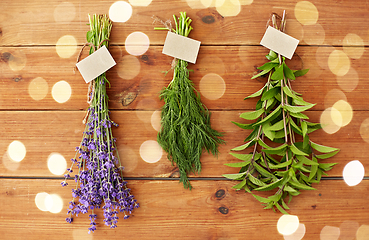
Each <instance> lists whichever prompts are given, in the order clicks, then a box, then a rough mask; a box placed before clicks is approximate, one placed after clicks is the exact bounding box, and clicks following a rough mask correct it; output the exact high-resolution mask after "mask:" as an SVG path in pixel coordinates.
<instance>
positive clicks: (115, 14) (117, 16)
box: [109, 1, 133, 22]
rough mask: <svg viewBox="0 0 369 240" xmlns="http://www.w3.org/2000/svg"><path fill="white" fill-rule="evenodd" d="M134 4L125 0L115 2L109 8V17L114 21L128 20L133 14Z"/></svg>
mask: <svg viewBox="0 0 369 240" xmlns="http://www.w3.org/2000/svg"><path fill="white" fill-rule="evenodd" d="M132 12H133V9H132V6H131V5H130V4H129V3H127V2H125V1H118V2H115V3H113V4H112V5H111V6H110V8H109V18H110V20H112V21H113V22H127V21H128V20H129V19H130V18H131V16H132Z"/></svg>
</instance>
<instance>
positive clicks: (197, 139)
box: [155, 12, 224, 189]
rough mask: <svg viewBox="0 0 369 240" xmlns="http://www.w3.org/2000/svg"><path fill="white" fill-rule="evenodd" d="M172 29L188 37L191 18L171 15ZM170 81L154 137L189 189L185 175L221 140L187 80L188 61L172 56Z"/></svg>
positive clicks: (196, 168) (196, 169)
mask: <svg viewBox="0 0 369 240" xmlns="http://www.w3.org/2000/svg"><path fill="white" fill-rule="evenodd" d="M173 17H174V22H175V29H170V28H155V29H166V30H169V31H173V32H175V33H176V34H179V35H181V36H185V37H187V36H188V35H189V33H190V32H191V30H192V27H191V26H190V24H191V21H192V20H191V19H190V18H189V17H187V16H186V13H185V12H181V13H180V16H179V18H178V21H177V19H176V16H175V15H173ZM174 61H175V66H174V67H173V69H174V73H173V80H172V81H171V82H170V83H169V85H168V86H167V87H166V88H164V89H163V90H162V91H161V94H160V100H164V102H165V104H164V106H163V107H162V111H161V129H160V131H159V133H158V136H157V140H158V143H159V144H160V146H161V147H162V148H163V149H164V150H165V151H166V152H167V153H168V159H169V160H170V161H171V162H172V163H175V164H176V165H177V166H178V169H179V173H180V182H182V183H183V185H184V187H185V188H189V189H191V188H192V186H191V184H190V182H189V179H188V176H187V174H189V173H191V172H193V173H196V172H197V173H199V172H200V171H201V162H200V157H201V154H202V152H203V149H206V150H207V152H208V153H209V152H211V153H212V154H213V155H217V154H218V146H219V144H221V143H224V141H223V140H222V139H221V138H220V137H222V136H223V134H222V133H220V132H218V131H216V130H214V129H212V128H211V125H210V112H209V111H208V109H207V108H206V107H205V106H204V105H203V104H202V102H201V99H200V94H199V93H198V92H197V90H196V89H195V88H194V85H193V83H192V81H191V80H190V79H189V72H190V70H188V69H187V65H188V63H187V62H186V61H184V60H181V59H174Z"/></svg>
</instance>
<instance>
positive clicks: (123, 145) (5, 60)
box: [0, 0, 369, 240]
mask: <svg viewBox="0 0 369 240" xmlns="http://www.w3.org/2000/svg"><path fill="white" fill-rule="evenodd" d="M113 2H114V1H106V0H103V1H89V2H88V3H87V2H84V1H76V0H70V1H69V2H68V3H66V2H62V1H59V0H58V1H55V0H53V1H41V0H37V1H17V0H15V1H9V0H2V1H1V2H0V133H1V134H0V185H1V188H0V202H1V204H0V236H1V237H0V238H1V239H44V238H48V239H62V238H63V239H68V238H69V239H73V240H75V239H107V238H109V239H123V238H124V239H219V240H220V239H222V240H225V239H227V240H236V239H289V240H291V239H292V240H297V239H300V238H298V237H296V238H291V237H290V238H284V237H283V236H282V235H280V234H279V233H278V232H277V228H276V224H277V221H278V218H279V217H280V216H281V214H279V213H277V214H276V213H273V212H272V211H267V210H263V209H262V207H261V206H260V204H259V202H257V201H256V200H255V199H254V198H253V197H252V196H251V195H249V194H246V193H243V192H236V191H234V190H233V189H232V186H233V185H234V184H235V182H232V181H228V180H219V179H220V177H221V175H222V174H225V173H235V172H236V171H237V169H234V168H230V167H226V166H224V164H225V163H231V162H236V161H237V159H235V158H234V157H232V156H231V155H230V154H229V152H230V149H232V148H234V147H236V146H238V145H241V144H242V142H243V139H244V138H245V137H246V136H247V133H248V131H246V130H241V129H240V128H238V127H236V126H235V125H233V124H232V123H230V122H231V121H239V122H243V121H244V120H242V119H240V118H239V117H238V116H239V115H240V114H241V113H242V112H245V111H249V110H252V109H253V108H254V106H255V103H256V101H255V100H254V99H251V100H247V101H244V100H243V98H244V97H246V96H248V95H250V94H252V93H254V92H255V91H257V90H259V89H260V88H261V87H262V86H263V84H264V82H265V79H257V80H251V79H250V78H251V77H252V76H253V75H254V74H255V73H257V69H256V67H258V66H261V65H262V64H264V63H265V57H264V56H265V55H266V54H267V52H268V50H267V49H265V48H264V47H261V46H259V42H260V39H261V37H262V35H263V34H264V31H265V27H266V22H267V20H268V18H269V16H270V14H271V13H272V12H277V13H278V14H282V11H283V10H286V11H287V19H288V22H287V29H286V32H287V33H288V34H290V35H292V36H294V37H296V38H297V39H299V40H300V44H299V47H298V48H297V51H296V53H297V55H295V56H294V58H293V59H292V61H290V62H289V65H290V66H291V68H294V69H300V68H309V69H310V71H309V73H308V74H307V75H306V76H304V77H301V78H298V80H297V81H295V82H293V83H292V87H293V89H294V90H295V91H297V92H299V93H302V94H303V97H304V99H305V100H306V101H309V102H311V103H316V106H314V108H312V109H311V111H308V112H307V115H308V116H309V117H310V118H311V120H312V121H313V122H319V121H320V117H321V115H322V113H323V112H324V111H325V110H326V109H327V108H329V107H332V105H333V104H334V103H335V102H336V101H337V100H345V101H347V103H349V105H350V106H351V108H352V111H350V110H349V111H347V112H344V114H346V115H347V114H348V115H349V114H350V113H352V114H353V115H352V116H353V118H352V120H351V121H350V123H349V124H348V125H347V126H344V127H342V128H341V129H340V130H339V131H337V132H336V133H334V134H327V133H326V132H324V131H323V130H319V131H317V132H314V133H313V134H311V139H312V140H313V141H315V142H317V143H321V144H324V145H329V146H333V147H337V148H340V149H341V151H340V153H339V154H337V155H336V156H335V157H333V158H331V159H327V160H324V161H325V162H337V163H339V164H338V165H336V166H335V167H334V168H333V170H331V171H330V172H328V173H329V175H330V176H331V177H337V178H334V179H332V178H330V180H327V178H326V179H325V180H323V181H322V182H321V183H320V184H319V185H314V187H316V188H317V190H316V191H303V193H302V194H301V195H300V196H298V197H295V198H294V199H293V201H292V202H291V204H290V205H289V206H290V207H291V210H290V211H289V213H290V214H294V215H297V216H298V217H299V219H300V223H302V224H305V228H306V233H305V236H304V238H303V239H313V240H316V239H321V240H328V239H355V237H356V239H357V240H363V239H367V236H368V235H369V232H368V228H369V221H368V217H367V215H368V210H367V208H365V206H366V205H367V203H368V200H369V198H368V194H367V192H368V187H369V186H368V180H367V179H365V180H363V181H362V182H361V183H360V184H359V185H357V186H354V187H348V186H347V184H346V183H345V182H344V181H343V180H340V179H341V178H342V171H343V169H344V167H345V165H346V164H347V163H348V162H350V161H352V160H359V161H360V162H361V163H362V164H363V165H364V168H365V169H366V173H365V176H369V173H368V170H367V169H369V162H368V161H367V157H368V155H369V148H368V145H367V144H368V143H369V120H368V119H369V110H368V95H367V89H369V85H368V81H367V79H366V77H367V76H368V75H369V68H367V67H366V65H367V62H368V60H369V58H368V55H367V54H366V53H367V50H368V49H367V47H368V45H369V32H368V29H369V22H368V21H367V13H368V10H369V4H368V2H367V1H364V0H358V1H354V2H353V1H349V0H341V1H333V0H329V1H316V0H314V1H310V2H307V1H298V0H293V1H290V0H278V1H259V0H254V1H251V0H241V1H237V0H235V1H233V0H232V1H230V0H225V1H212V2H213V3H212V4H213V5H211V6H210V7H209V8H205V7H203V5H201V2H202V3H204V4H206V3H210V1H199V0H176V1H163V0H153V1H152V2H151V3H150V4H149V5H148V6H146V7H143V6H133V14H132V17H131V18H130V19H129V20H128V21H127V22H125V23H114V26H113V30H112V37H111V47H110V50H111V53H112V56H113V57H114V59H115V60H116V62H117V65H116V66H115V67H113V68H112V69H111V70H109V71H108V73H107V76H108V79H109V80H110V82H111V85H112V87H111V88H110V89H109V90H108V95H109V97H110V109H111V110H112V113H111V116H112V119H113V120H114V121H116V122H117V123H118V124H119V125H120V126H119V127H118V128H116V129H114V136H115V137H116V138H117V139H118V140H117V143H118V149H119V152H120V156H121V158H122V164H123V165H124V166H125V167H126V169H125V170H124V176H125V177H127V178H128V179H129V187H131V188H132V192H133V194H134V195H135V196H136V198H137V199H138V201H139V202H140V204H141V207H140V208H139V209H137V210H136V211H135V212H134V216H133V217H132V218H131V219H129V220H127V221H123V220H122V221H120V222H119V223H118V226H119V227H118V228H117V229H116V230H111V229H107V228H106V227H105V226H103V222H102V219H101V218H100V219H99V220H98V222H99V225H98V227H99V228H98V230H97V231H96V232H95V233H94V234H93V235H88V234H87V227H88V223H89V222H88V217H87V216H80V217H79V218H76V219H75V221H74V223H73V224H71V225H69V224H67V223H65V221H64V219H65V212H66V208H67V206H68V202H69V201H70V199H71V193H70V189H71V188H72V185H73V184H71V185H69V186H68V187H65V188H62V187H61V186H60V181H61V177H60V175H54V174H53V173H52V172H51V171H50V170H49V168H48V164H47V161H48V157H49V156H50V154H52V153H59V154H61V155H62V156H63V157H64V158H65V159H66V161H67V164H68V165H69V159H70V158H72V157H74V153H75V152H74V149H75V147H76V146H78V145H79V142H80V140H81V137H82V132H83V130H84V126H83V124H82V123H81V119H82V118H83V116H84V110H85V109H86V107H87V104H86V94H87V85H86V84H85V83H84V81H83V80H82V78H81V76H80V74H79V73H78V72H76V73H74V72H73V67H74V65H75V61H76V58H77V55H78V52H79V50H80V48H81V47H82V45H83V44H84V43H85V41H86V40H85V35H86V31H87V30H88V26H87V25H86V23H87V22H88V19H87V14H88V13H90V14H93V13H101V14H102V13H104V14H107V13H108V12H109V7H110V6H111V5H112V4H113ZM127 2H128V1H127ZM130 2H131V3H133V2H135V1H133V0H132V1H130ZM143 2H145V1H142V2H141V3H143ZM216 2H217V3H218V4H219V3H223V2H224V3H225V4H228V6H229V7H230V9H228V10H230V11H231V10H232V9H233V10H234V8H236V9H237V8H238V7H239V13H238V14H236V16H232V17H230V16H222V15H221V13H219V12H218V11H217V8H216V7H215V4H216ZM238 2H239V3H240V5H239V6H237V4H238ZM250 3H251V4H250ZM298 3H304V4H308V5H309V4H310V6H311V4H312V5H314V6H315V8H316V10H315V9H303V11H302V12H300V13H296V12H295V8H296V5H297V4H298ZM248 4H249V5H248ZM201 6H202V7H201ZM180 11H186V12H187V14H188V16H190V17H191V18H192V19H193V24H192V26H193V27H194V30H193V31H192V32H191V35H190V37H192V38H194V39H197V40H200V41H201V42H202V46H201V48H200V52H199V57H198V60H197V63H196V64H195V65H193V64H190V65H189V66H190V68H191V69H193V70H194V72H193V73H191V74H190V77H191V80H192V81H193V82H194V84H195V86H196V88H197V89H198V90H199V92H200V94H201V97H202V101H203V103H204V104H205V105H206V106H207V107H208V108H209V109H210V110H211V111H212V112H213V114H212V125H213V127H214V128H215V129H217V130H219V131H222V132H224V133H225V136H224V139H225V140H226V141H227V144H226V145H222V146H221V147H220V149H219V150H220V154H219V156H218V158H215V157H213V156H211V155H208V154H207V153H204V154H203V157H202V159H201V161H202V163H203V168H202V172H201V175H191V177H192V178H193V177H196V178H195V179H196V180H193V181H192V184H193V186H194V189H193V190H192V191H188V190H184V189H183V187H182V184H181V183H178V180H177V179H172V178H176V177H178V172H177V169H176V168H175V167H174V166H172V165H171V164H170V162H169V161H168V160H167V159H166V153H163V154H162V155H161V157H160V160H159V161H158V162H156V163H148V162H146V161H144V160H143V158H145V157H144V156H142V155H141V153H140V147H141V145H142V144H143V143H144V142H145V141H148V140H156V134H157V130H155V128H157V127H158V110H160V107H161V106H162V104H163V102H161V101H160V100H159V97H158V94H159V92H160V90H161V89H162V88H163V87H165V86H167V84H168V83H169V82H170V81H171V76H172V75H171V74H172V73H171V72H169V73H168V74H167V75H164V74H163V73H162V71H167V70H169V69H170V66H171V63H172V58H171V57H168V56H165V55H163V54H162V53H161V51H162V47H163V43H164V40H165V36H166V32H165V31H156V30H154V29H153V28H154V26H160V25H159V24H153V19H152V16H153V15H156V16H158V17H160V18H161V19H163V20H167V19H170V20H171V19H172V14H177V15H178V13H179V12H180ZM299 14H300V15H299ZM305 14H306V18H307V20H309V18H313V17H314V16H315V17H317V19H316V23H313V24H311V25H309V24H307V25H303V24H301V23H300V22H299V19H298V17H299V16H300V17H301V16H303V15H305ZM300 20H301V19H300ZM305 20H306V19H305ZM310 20H311V19H310ZM137 31H138V32H142V33H144V34H146V35H147V36H148V38H149V43H150V45H149V47H148V50H147V51H146V52H145V53H144V54H142V55H139V56H133V55H129V53H128V51H127V50H126V43H125V41H126V38H127V36H129V34H131V33H133V32H137ZM65 35H70V36H72V37H73V38H74V39H75V43H69V46H68V47H67V48H70V49H72V50H73V49H74V50H73V51H72V52H71V54H70V55H69V56H68V57H66V58H61V57H59V55H58V53H57V51H56V48H57V42H58V40H59V39H60V38H61V37H63V36H65ZM70 49H69V50H70ZM334 50H337V51H336V52H335V53H337V54H336V55H334V54H333V55H331V54H332V52H333V51H334ZM86 56H87V50H85V51H84V52H83V54H82V57H86ZM328 63H329V64H328ZM329 65H330V66H329ZM346 70H348V73H346V74H342V73H344V72H345V71H346ZM207 74H213V75H215V76H216V77H217V79H223V81H224V85H222V84H220V85H219V86H217V88H215V87H214V85H211V84H209V83H207V84H204V81H202V80H203V77H204V76H205V75H207ZM337 75H343V76H337ZM36 78H42V79H43V80H40V81H41V83H42V84H41V85H32V84H33V83H34V82H33V80H34V79H36ZM59 81H66V82H67V83H68V85H69V86H70V87H71V95H70V98H69V99H68V100H67V101H66V102H64V103H58V102H56V101H55V100H54V98H53V94H52V92H53V90H52V89H53V87H54V85H55V84H56V83H57V82H59ZM210 83H212V82H211V81H210ZM201 84H203V85H202V88H201V87H200V86H201ZM31 88H32V89H31ZM219 88H220V89H222V88H223V89H224V90H225V91H224V94H223V95H222V94H218V95H219V96H218V97H219V98H215V99H213V100H211V99H208V98H207V96H208V95H206V93H209V92H210V93H212V91H213V93H214V92H215V93H217V92H216V91H219ZM30 89H31V90H30ZM32 91H33V92H32ZM35 91H36V95H32V94H35ZM37 91H40V92H42V94H41V93H37ZM220 92H221V91H220ZM32 96H33V97H32ZM212 96H214V95H212ZM34 98H36V99H37V100H35V99H34ZM154 127H155V128H154ZM14 140H18V141H20V142H22V143H23V144H24V146H25V147H26V156H25V158H24V159H23V160H22V161H21V162H18V163H17V162H13V161H11V160H10V159H9V156H8V153H7V151H8V146H9V144H10V143H11V142H12V141H14ZM148 151H149V154H148V155H149V157H150V150H146V154H147V153H148ZM152 154H158V152H157V150H155V149H154V150H153V152H152ZM55 178H58V179H55ZM147 178H154V179H156V180H147ZM133 179H134V180H133ZM337 179H338V180H337ZM222 190H224V191H222ZM39 192H47V193H49V194H58V195H60V196H61V198H62V199H63V209H62V211H61V212H60V213H58V214H53V213H50V212H43V211H41V210H39V209H38V208H37V207H36V204H35V196H36V194H37V193H39ZM223 193H224V194H223ZM325 227H328V228H326V230H327V229H331V230H332V232H331V236H330V238H329V237H327V236H326V237H324V235H323V236H321V233H322V230H323V228H325ZM359 227H360V228H359ZM337 231H340V236H339V237H338V236H336V237H335V235H334V234H335V233H337ZM328 232H329V231H328ZM323 233H324V231H323Z"/></svg>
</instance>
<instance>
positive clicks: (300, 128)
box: [223, 14, 339, 214]
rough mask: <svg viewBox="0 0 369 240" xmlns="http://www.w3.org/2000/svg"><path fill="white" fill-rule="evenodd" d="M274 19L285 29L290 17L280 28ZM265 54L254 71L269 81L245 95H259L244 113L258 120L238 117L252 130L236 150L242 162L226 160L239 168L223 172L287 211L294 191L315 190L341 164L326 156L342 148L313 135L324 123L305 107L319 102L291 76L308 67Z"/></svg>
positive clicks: (268, 203) (267, 203)
mask: <svg viewBox="0 0 369 240" xmlns="http://www.w3.org/2000/svg"><path fill="white" fill-rule="evenodd" d="M272 23H273V27H275V28H277V29H279V30H280V31H283V30H284V28H285V23H286V22H285V18H284V17H283V18H282V20H281V25H280V27H279V28H278V26H277V24H276V15H274V14H273V18H272ZM266 58H267V59H268V60H269V61H268V62H267V63H265V64H264V65H263V66H260V67H258V69H259V70H260V73H258V74H257V75H255V76H254V77H252V79H255V78H258V77H261V76H267V77H266V79H267V80H266V83H265V85H264V86H263V87H262V88H261V89H260V90H259V91H257V92H255V93H254V94H252V95H250V96H248V97H246V98H245V99H249V98H259V101H258V102H257V104H256V107H255V108H256V110H255V111H249V112H245V113H242V114H241V115H240V117H241V118H243V119H246V120H250V121H253V122H251V123H236V122H234V123H235V124H236V125H237V126H238V127H240V128H242V129H248V130H250V134H249V136H248V137H247V138H246V139H245V143H244V144H243V145H241V146H238V147H236V148H233V149H232V150H233V151H234V152H231V155H232V156H234V157H235V158H237V159H239V160H241V162H235V163H228V164H226V165H227V166H229V167H236V168H240V170H239V172H238V173H235V174H224V175H223V176H224V177H226V178H228V179H232V180H240V182H239V183H238V184H237V185H235V186H233V188H235V189H237V190H241V189H243V190H245V191H246V192H248V193H251V194H252V195H253V196H254V197H255V198H256V199H257V200H258V201H259V202H261V203H262V204H263V205H264V206H265V209H273V210H275V209H278V211H280V212H281V213H284V214H287V212H286V210H287V209H289V207H288V206H287V203H289V202H290V201H291V199H292V197H294V196H297V195H299V194H300V193H301V191H302V190H315V188H313V187H312V184H313V183H319V182H320V180H321V177H322V175H327V174H326V173H325V172H326V171H329V170H330V169H332V167H333V166H334V165H335V164H336V163H323V162H321V160H324V159H327V158H330V157H333V156H334V155H336V154H337V153H338V152H339V149H338V148H333V147H328V146H323V145H320V144H317V143H315V142H313V141H311V140H310V138H309V134H310V133H312V132H314V131H316V130H318V129H320V128H321V126H320V124H318V123H312V122H310V121H308V119H309V117H308V116H307V115H305V114H304V113H303V112H304V111H306V110H308V109H310V108H312V107H313V106H315V104H311V103H308V102H306V101H304V99H303V98H302V95H301V94H300V93H297V92H295V91H294V90H293V89H292V82H293V81H295V80H296V78H297V77H300V76H303V75H305V74H306V73H307V72H308V70H307V69H305V70H291V69H290V68H289V67H288V66H287V63H286V61H285V58H284V57H281V56H280V55H278V54H276V53H275V52H273V51H270V52H269V54H268V55H266ZM250 148H251V149H250ZM247 149H250V150H248V151H247ZM244 150H246V151H247V153H245V152H244ZM242 151H243V153H242ZM236 152H239V153H236ZM255 191H267V192H268V193H269V196H268V197H262V196H258V195H255V194H254V192H255Z"/></svg>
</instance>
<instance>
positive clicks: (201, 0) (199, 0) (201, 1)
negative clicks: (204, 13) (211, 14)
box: [186, 0, 212, 9]
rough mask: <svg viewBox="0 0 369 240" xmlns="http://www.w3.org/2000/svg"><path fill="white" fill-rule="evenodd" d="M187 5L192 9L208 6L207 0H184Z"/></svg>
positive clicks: (209, 2)
mask: <svg viewBox="0 0 369 240" xmlns="http://www.w3.org/2000/svg"><path fill="white" fill-rule="evenodd" d="M186 3H187V5H188V6H189V7H190V8H192V9H204V8H207V7H209V6H210V4H211V3H212V1H209V0H186Z"/></svg>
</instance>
